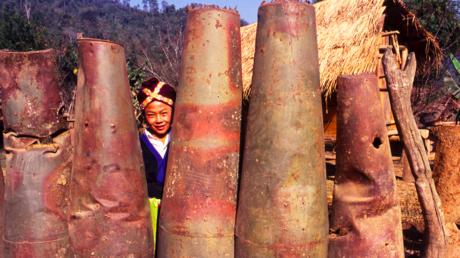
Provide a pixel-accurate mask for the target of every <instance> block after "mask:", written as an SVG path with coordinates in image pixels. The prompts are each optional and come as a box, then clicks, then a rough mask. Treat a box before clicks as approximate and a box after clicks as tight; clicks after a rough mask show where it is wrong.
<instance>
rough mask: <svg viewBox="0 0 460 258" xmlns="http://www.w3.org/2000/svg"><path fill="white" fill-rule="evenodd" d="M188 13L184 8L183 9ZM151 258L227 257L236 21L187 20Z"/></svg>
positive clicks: (233, 181)
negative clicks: (155, 245)
mask: <svg viewBox="0 0 460 258" xmlns="http://www.w3.org/2000/svg"><path fill="white" fill-rule="evenodd" d="M189 9H190V8H189ZM185 30H186V31H185V45H184V52H183V56H182V64H181V70H180V78H179V87H178V97H177V102H176V107H175V113H174V123H173V127H172V128H173V129H172V139H171V145H170V151H169V159H168V167H167V170H166V178H165V186H164V192H163V200H162V210H161V212H160V222H159V236H158V252H157V254H158V257H227V256H228V257H233V255H234V225H235V216H236V197H237V196H236V194H237V178H238V162H239V147H240V130H241V129H240V127H241V105H242V78H241V75H242V74H241V43H240V15H239V14H238V12H237V11H236V10H233V9H230V10H227V9H226V8H219V7H215V6H206V5H205V6H204V7H196V8H193V9H190V10H189V12H188V14H187V25H186V29H185Z"/></svg>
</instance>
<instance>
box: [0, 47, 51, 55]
mask: <svg viewBox="0 0 460 258" xmlns="http://www.w3.org/2000/svg"><path fill="white" fill-rule="evenodd" d="M48 52H55V50H54V49H52V48H48V49H44V50H35V51H24V52H17V51H7V50H4V49H2V50H0V53H2V55H4V54H11V55H13V54H14V55H17V54H25V55H30V54H43V53H48Z"/></svg>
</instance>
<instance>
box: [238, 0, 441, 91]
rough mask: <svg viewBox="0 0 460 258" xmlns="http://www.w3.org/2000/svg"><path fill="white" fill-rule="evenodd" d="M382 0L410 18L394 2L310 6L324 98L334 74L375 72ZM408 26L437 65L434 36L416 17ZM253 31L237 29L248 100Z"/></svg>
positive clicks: (335, 1)
mask: <svg viewBox="0 0 460 258" xmlns="http://www.w3.org/2000/svg"><path fill="white" fill-rule="evenodd" d="M385 1H394V2H395V4H396V6H398V8H399V9H401V11H402V12H404V14H405V15H406V16H411V15H412V16H411V17H413V14H411V13H410V12H409V11H408V10H407V8H406V7H405V6H404V4H403V3H400V2H399V1H398V0H346V1H343V0H325V1H322V2H319V3H317V4H315V5H314V6H315V7H316V25H317V33H318V51H319V69H320V78H321V90H322V92H323V93H324V94H325V95H326V96H330V94H331V93H332V92H334V91H335V89H336V85H337V76H338V75H350V74H361V73H366V72H374V71H375V67H376V55H377V54H378V47H379V45H380V37H381V35H380V34H381V28H378V25H379V21H380V18H381V16H382V14H383V12H384V11H385V7H384V6H383V4H384V3H385ZM408 22H409V21H408ZM410 23H411V24H412V25H414V26H415V27H416V29H417V31H419V32H420V34H421V35H422V36H423V37H425V38H427V40H428V42H429V43H428V44H427V51H426V54H427V58H426V60H427V61H429V62H430V63H431V62H433V61H434V62H436V63H440V60H441V57H442V54H441V52H440V48H439V46H438V45H437V43H436V41H435V39H434V37H433V36H432V35H431V34H430V33H428V32H427V31H425V30H424V29H423V27H422V26H421V25H420V23H419V22H418V20H417V18H415V17H413V18H412V19H411V21H410ZM256 31H257V23H253V24H250V25H247V26H244V27H242V28H241V42H242V53H241V54H242V63H243V90H244V98H245V99H248V98H249V95H250V91H251V89H250V87H251V83H252V69H253V65H254V52H255V40H256ZM422 66H423V65H422Z"/></svg>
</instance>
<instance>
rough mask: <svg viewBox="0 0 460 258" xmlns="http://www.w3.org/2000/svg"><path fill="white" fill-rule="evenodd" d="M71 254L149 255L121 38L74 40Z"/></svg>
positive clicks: (148, 228) (145, 207) (142, 185)
mask: <svg viewBox="0 0 460 258" xmlns="http://www.w3.org/2000/svg"><path fill="white" fill-rule="evenodd" d="M74 151H75V154H74V166H73V171H72V186H71V205H70V206H71V219H70V224H69V233H70V247H71V256H72V257H153V234H152V221H151V217H150V206H149V201H148V196H147V183H146V179H145V170H144V162H143V159H142V154H141V147H140V142H139V135H138V130H137V127H136V120H135V117H134V109H133V104H132V102H131V92H130V90H129V84H128V78H127V71H126V60H125V53H124V49H123V47H122V46H121V45H119V44H116V43H113V42H110V41H101V40H93V39H80V40H78V82H77V100H76V105H75V134H74Z"/></svg>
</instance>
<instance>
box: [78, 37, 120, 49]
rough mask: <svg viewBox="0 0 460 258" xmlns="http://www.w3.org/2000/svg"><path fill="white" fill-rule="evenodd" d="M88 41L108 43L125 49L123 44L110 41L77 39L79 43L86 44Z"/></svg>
mask: <svg viewBox="0 0 460 258" xmlns="http://www.w3.org/2000/svg"><path fill="white" fill-rule="evenodd" d="M86 41H91V42H100V43H108V44H114V45H119V46H121V47H123V45H122V44H120V43H117V42H114V41H110V40H103V39H92V38H82V39H77V42H86Z"/></svg>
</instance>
